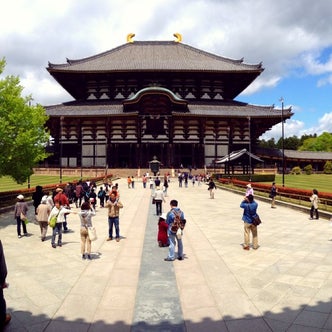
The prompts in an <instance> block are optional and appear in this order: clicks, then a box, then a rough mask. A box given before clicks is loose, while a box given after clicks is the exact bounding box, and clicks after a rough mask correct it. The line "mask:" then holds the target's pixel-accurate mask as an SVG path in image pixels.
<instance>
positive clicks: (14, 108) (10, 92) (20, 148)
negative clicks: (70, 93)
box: [0, 59, 50, 183]
mask: <svg viewBox="0 0 332 332" xmlns="http://www.w3.org/2000/svg"><path fill="white" fill-rule="evenodd" d="M5 65H6V62H5V59H0V75H1V74H2V73H3V71H4V68H5ZM22 90H23V87H22V86H21V85H20V80H19V78H18V77H14V76H7V77H5V78H4V79H2V78H1V79H0V116H1V121H0V149H1V154H0V176H5V175H8V176H11V177H12V178H13V179H14V180H15V181H16V182H17V183H23V182H25V181H26V180H27V179H28V177H29V176H30V175H31V174H32V173H33V171H32V168H33V167H34V166H36V165H37V164H38V162H40V161H42V160H44V159H45V158H46V157H47V156H48V154H47V153H46V151H45V146H46V145H47V142H48V140H49V137H50V134H49V132H48V130H47V129H46V127H45V123H46V121H47V119H48V117H47V115H46V113H45V109H44V108H43V107H42V106H41V105H36V106H31V105H29V104H30V102H31V100H32V97H31V96H27V97H22V96H21V94H22Z"/></svg>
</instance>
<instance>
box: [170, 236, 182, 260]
mask: <svg viewBox="0 0 332 332" xmlns="http://www.w3.org/2000/svg"><path fill="white" fill-rule="evenodd" d="M168 240H169V246H168V257H167V258H169V259H172V260H174V259H175V246H176V241H177V242H178V257H181V258H183V244H182V239H177V238H176V234H174V233H172V232H169V233H168Z"/></svg>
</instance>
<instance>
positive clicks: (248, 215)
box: [240, 195, 258, 250]
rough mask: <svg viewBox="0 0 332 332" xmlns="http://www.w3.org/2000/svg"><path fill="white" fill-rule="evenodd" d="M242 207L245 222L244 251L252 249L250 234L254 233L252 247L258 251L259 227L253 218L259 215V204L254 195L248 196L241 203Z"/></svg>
mask: <svg viewBox="0 0 332 332" xmlns="http://www.w3.org/2000/svg"><path fill="white" fill-rule="evenodd" d="M240 207H241V208H242V209H243V216H242V220H243V221H244V244H243V249H244V250H249V249H250V246H249V245H250V233H252V238H253V240H252V242H253V244H252V247H253V249H258V236H257V226H255V225H253V223H252V221H253V217H254V216H256V215H257V207H258V204H257V203H256V202H255V200H254V196H253V195H248V196H246V197H245V198H244V200H243V201H242V202H241V204H240Z"/></svg>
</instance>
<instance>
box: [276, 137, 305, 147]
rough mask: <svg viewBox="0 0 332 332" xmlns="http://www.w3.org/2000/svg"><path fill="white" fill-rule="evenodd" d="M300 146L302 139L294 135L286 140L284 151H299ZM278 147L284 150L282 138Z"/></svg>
mask: <svg viewBox="0 0 332 332" xmlns="http://www.w3.org/2000/svg"><path fill="white" fill-rule="evenodd" d="M299 146H300V139H299V138H298V137H297V136H295V135H293V136H291V137H285V138H284V149H287V150H297V149H298V147H299ZM277 147H278V149H282V138H280V139H279V140H278V143H277Z"/></svg>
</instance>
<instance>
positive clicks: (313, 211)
mask: <svg viewBox="0 0 332 332" xmlns="http://www.w3.org/2000/svg"><path fill="white" fill-rule="evenodd" d="M310 202H311V208H310V218H309V219H310V220H313V219H319V213H318V203H319V197H318V191H317V189H313V190H312V195H311V196H310ZM314 214H315V217H314Z"/></svg>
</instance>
